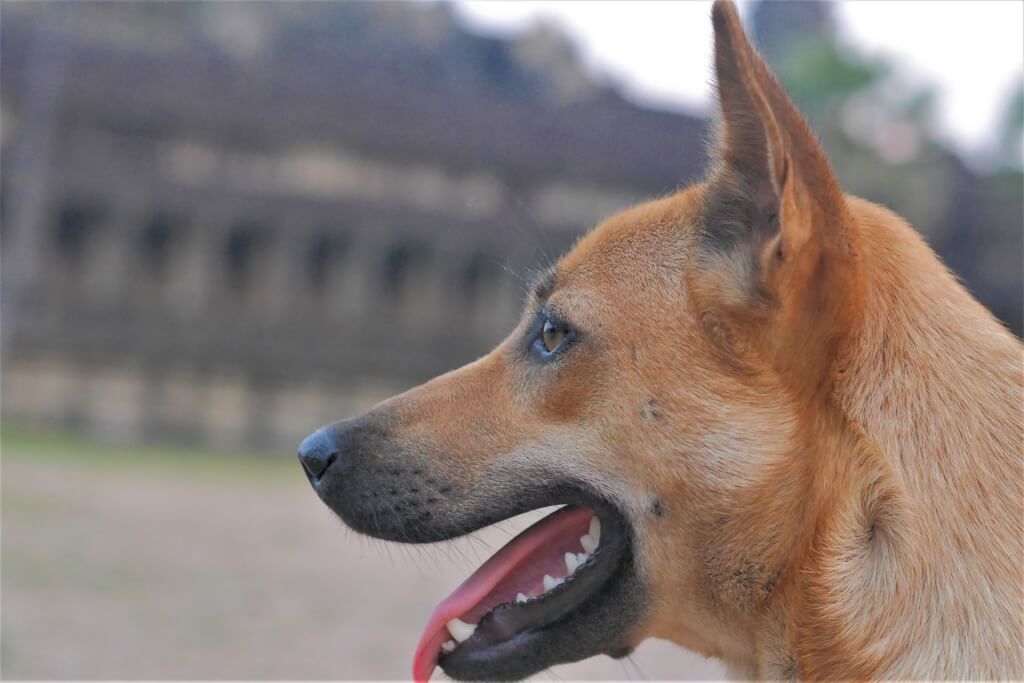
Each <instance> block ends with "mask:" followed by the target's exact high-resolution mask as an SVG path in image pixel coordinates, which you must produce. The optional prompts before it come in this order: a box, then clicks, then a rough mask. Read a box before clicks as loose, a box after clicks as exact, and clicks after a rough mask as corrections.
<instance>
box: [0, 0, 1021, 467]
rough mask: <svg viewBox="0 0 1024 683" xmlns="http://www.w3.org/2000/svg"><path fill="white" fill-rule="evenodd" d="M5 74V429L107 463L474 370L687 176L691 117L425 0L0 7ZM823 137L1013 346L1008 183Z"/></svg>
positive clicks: (286, 428) (0, 202)
mask: <svg viewBox="0 0 1024 683" xmlns="http://www.w3.org/2000/svg"><path fill="white" fill-rule="evenodd" d="M822 7H826V8H827V6H825V5H820V4H812V3H763V4H761V5H758V6H757V8H756V11H755V12H754V20H755V24H756V26H755V28H756V29H757V34H758V35H759V36H763V38H764V39H763V41H762V42H764V43H765V44H766V47H771V46H772V45H775V46H785V45H787V44H790V43H792V42H793V41H794V36H793V35H792V33H793V31H794V30H795V29H794V27H799V31H800V32H803V33H807V32H815V31H827V30H829V29H828V28H827V23H828V22H827V21H826V19H827V17H828V14H827V12H826V11H825V10H823V9H822ZM794 13H795V14H796V15H799V16H795V15H794ZM773 17H774V19H773ZM772 22H774V23H772ZM766 54H769V56H770V55H771V54H772V52H770V51H768V50H766ZM680 68H681V69H682V68H686V66H685V65H680ZM0 71H2V80H0V86H2V87H0V117H2V125H0V154H2V159H0V161H2V163H0V185H2V198H0V247H2V260H0V269H2V270H0V272H2V307H3V308H2V313H3V316H2V326H0V329H2V340H3V344H2V350H3V357H2V361H3V367H2V399H3V404H2V408H3V415H4V419H5V420H9V421H16V422H18V423H28V424H35V425H37V426H40V427H43V428H46V429H50V428H54V429H70V430H76V431H82V432H87V433H91V434H94V435H98V436H101V437H103V438H106V439H121V440H128V441H137V442H148V441H173V442H179V443H196V444H198V443H203V444H209V445H213V446H217V447H222V448H245V449H267V450H275V451H279V452H292V450H293V448H294V447H295V445H296V444H297V443H298V440H299V439H300V438H301V437H302V436H304V435H305V434H307V433H309V432H310V431H311V430H312V429H313V428H315V427H317V426H319V425H321V424H324V423H327V422H330V421H334V420H336V419H340V418H342V417H345V416H348V415H351V414H354V413H356V412H359V411H362V410H364V409H366V408H367V407H369V406H370V405H372V404H373V403H375V402H376V401H378V400H380V399H382V398H384V397H386V396H388V395H391V394H393V393H395V392H397V391H400V390H402V389H403V388H406V387H410V386H413V385H415V384H418V383H419V382H421V381H424V380H426V379H428V378H430V377H431V376H434V375H436V374H439V373H441V372H443V371H445V370H447V369H450V368H454V367H457V366H459V365H461V364H463V363H465V362H468V361H470V360H472V359H473V358H475V357H477V356H479V355H481V354H482V353H484V352H485V351H486V350H487V349H489V348H490V347H491V346H493V345H494V344H495V343H496V342H497V341H498V340H500V339H501V338H502V337H503V336H504V335H505V334H506V332H507V331H508V330H509V329H510V328H511V326H512V325H513V324H514V322H515V320H516V318H517V315H518V311H519V308H520V306H521V303H522V300H523V294H524V290H525V288H526V286H527V284H528V282H529V280H530V278H531V277H532V274H533V273H534V272H535V271H536V270H538V269H541V268H544V267H545V266H546V265H547V264H549V263H550V262H552V261H553V259H554V258H555V257H556V256H557V255H558V254H559V253H560V252H562V251H563V250H564V249H565V248H567V247H568V246H569V245H570V244H571V243H572V241H573V240H574V239H575V238H576V237H577V236H579V235H580V234H581V233H582V232H583V231H584V230H586V229H587V228H589V227H590V226H592V225H594V224H595V223H596V222H597V221H598V220H600V219H601V218H602V217H603V216H605V215H607V214H609V213H611V212H613V211H615V210H617V209H620V208H623V207H625V206H628V205H629V204H632V203H634V202H636V201H638V200H642V199H645V198H648V197H651V196H656V195H659V194H664V193H667V192H670V191H672V190H674V189H675V188H677V187H679V186H681V185H683V184H685V183H688V182H692V181H694V180H696V179H699V178H700V177H701V175H702V174H703V173H704V168H705V165H706V154H705V151H704V150H705V138H706V136H707V134H708V131H707V126H706V121H705V120H703V119H702V118H699V117H695V116H688V115H684V114H680V113H669V112H663V111H655V110H651V109H645V108H642V107H640V106H638V105H636V104H633V103H631V102H630V101H628V100H627V99H625V98H624V97H623V96H622V95H621V94H620V93H619V92H618V91H617V90H616V88H615V87H613V86H612V85H609V84H608V83H604V82H601V81H600V80H599V79H595V78H594V77H593V76H591V75H590V74H589V72H588V71H587V70H585V69H584V68H583V67H582V65H581V61H580V59H579V58H578V56H577V54H576V52H575V49H574V47H573V46H572V45H571V44H570V43H569V42H567V40H566V39H565V38H564V37H563V36H562V35H561V34H560V33H559V31H557V30H555V29H554V28H552V27H549V26H544V25H539V26H536V27H534V28H532V29H530V30H528V31H526V32H523V33H521V34H519V35H517V36H514V37H508V38H495V37H488V36H483V35H477V34H475V33H472V32H469V31H467V30H465V29H463V28H461V27H460V25H459V23H458V22H457V21H456V20H455V17H454V15H453V12H452V10H451V9H450V8H449V7H448V6H447V5H445V4H441V3H426V2H424V3H411V2H409V3H406V2H372V3H371V2H336V3H287V2H277V3H265V2H235V3H216V2H192V1H182V2H153V3H143V2H131V3H110V2H95V1H92V0H81V1H79V2H75V3H55V2H50V3H29V2H14V1H12V2H4V4H3V21H2V23H0ZM818 123H821V122H819V121H816V124H818ZM825 123H826V124H827V123H828V121H827V120H826V121H825ZM818 130H819V134H822V133H824V135H823V142H824V144H825V145H826V148H828V149H834V150H836V153H834V154H833V159H834V160H835V161H836V162H837V172H838V173H839V176H840V179H841V180H842V182H843V183H844V184H845V185H846V187H847V188H848V189H850V190H851V191H853V192H855V193H857V194H861V195H862V196H865V197H867V198H869V199H874V200H876V201H881V202H882V203H885V204H888V205H890V206H892V207H893V208H895V209H896V210H898V211H900V212H901V213H903V214H904V215H905V216H907V217H908V218H909V219H910V220H911V222H912V223H914V225H915V226H916V227H917V228H919V229H921V230H922V232H923V233H924V234H925V236H926V237H927V238H928V239H929V240H930V241H931V243H932V244H933V246H935V248H936V249H937V250H938V251H939V252H940V253H941V254H942V256H943V257H944V258H945V259H946V260H947V263H949V264H950V265H951V266H952V267H953V268H954V269H955V270H956V271H957V272H958V274H960V275H961V276H962V277H963V278H964V279H965V280H966V281H967V283H968V285H969V286H970V288H971V289H972V291H974V292H975V293H976V294H977V295H978V296H979V297H980V298H981V299H982V301H983V302H984V303H986V304H987V305H989V306H990V307H991V308H993V310H994V311H995V312H996V313H997V315H1000V316H1001V317H1003V319H1004V320H1006V321H1007V322H1008V323H1009V324H1010V325H1011V327H1013V329H1015V331H1017V332H1018V334H1019V332H1020V325H1021V308H1022V307H1021V303H1020V301H1021V298H1020V297H1021V284H1020V253H1021V235H1022V232H1024V230H1022V226H1021V215H1022V204H1021V202H1022V199H1021V191H1020V188H1021V181H1020V174H1019V173H1007V174H1004V175H1003V176H1000V177H995V176H993V177H992V178H993V179H990V180H986V179H982V178H979V177H978V176H976V175H974V174H972V172H971V171H970V170H969V169H967V168H966V167H965V166H964V165H963V164H962V163H960V162H959V161H958V160H957V159H956V158H955V157H953V156H952V155H950V154H948V153H945V152H943V151H941V150H936V149H932V148H929V149H927V150H926V151H925V153H924V154H922V155H919V158H918V160H917V161H914V162H911V163H909V164H905V165H904V166H902V167H894V166H884V165H881V164H879V163H878V161H877V159H874V158H871V157H870V156H869V155H868V154H867V153H865V152H864V150H863V149H860V148H857V147H855V146H853V145H851V144H849V143H848V141H844V140H843V139H842V138H841V137H837V136H835V135H831V134H830V133H829V129H828V126H827V125H826V126H818ZM843 145H845V146H843ZM844 161H845V162H846V166H845V167H844V166H840V165H838V164H839V163H841V162H844ZM901 183H904V184H901ZM1000 183H1001V184H1000ZM1004 186H1005V187H1004Z"/></svg>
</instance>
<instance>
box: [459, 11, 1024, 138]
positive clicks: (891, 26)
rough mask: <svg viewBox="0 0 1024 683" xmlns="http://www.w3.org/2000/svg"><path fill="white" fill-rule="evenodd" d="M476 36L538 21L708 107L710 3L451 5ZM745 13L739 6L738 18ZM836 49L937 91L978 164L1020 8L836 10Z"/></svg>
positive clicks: (1007, 83)
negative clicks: (883, 61) (841, 46)
mask: <svg viewBox="0 0 1024 683" xmlns="http://www.w3.org/2000/svg"><path fill="white" fill-rule="evenodd" d="M455 7H456V11H457V13H458V14H459V16H461V17H462V18H463V19H464V21H465V22H466V23H467V24H469V25H470V26H471V27H472V28H474V29H475V30H477V31H482V32H491V33H494V32H510V31H516V30H519V29H522V28H524V27H526V26H527V25H529V24H530V23H531V22H533V21H536V20H538V19H540V18H544V19H547V20H550V21H553V22H555V23H557V24H558V25H560V26H562V27H563V28H564V29H565V30H566V31H567V32H568V33H569V34H570V35H571V36H572V37H573V39H574V40H575V42H576V43H577V44H578V45H579V47H580V49H581V51H582V56H583V58H584V60H585V62H586V63H587V64H588V65H589V66H590V67H591V68H592V69H594V70H595V71H597V72H600V73H604V74H607V75H610V76H612V77H614V78H615V80H617V81H619V82H620V83H622V84H623V85H624V86H625V89H626V92H627V95H629V96H630V97H632V98H634V99H637V100H639V101H642V102H645V103H649V104H655V105H658V106H663V107H669V108H676V109H683V110H690V111H693V110H704V111H706V110H707V107H708V103H709V95H710V88H709V86H708V81H709V77H708V75H709V73H710V68H711V66H710V65H711V22H710V19H709V16H710V4H709V3H706V2H695V1H687V2H681V1H676V2H668V1H665V0H661V1H657V0H655V1H648V0H645V1H640V0H631V1H630V0H619V1H609V0H600V1H577V2H550V1H548V2H545V1H533V0H516V1H511V2H487V1H481V0H456V2H455ZM748 9H749V8H748V7H746V3H743V2H741V3H740V10H741V13H743V14H744V15H745V14H746V12H747V10H748ZM837 10H838V12H837V13H838V17H839V30H840V35H841V38H842V39H843V41H844V42H846V43H847V44H849V45H852V46H854V47H855V48H856V49H858V50H860V51H861V52H863V53H865V54H869V55H886V56H890V57H894V58H895V60H896V63H897V65H898V67H899V68H900V69H901V70H903V71H904V72H905V73H907V74H908V75H910V76H911V77H913V78H915V79H917V80H920V81H921V82H923V83H930V84H933V85H934V86H936V87H937V89H938V93H939V98H938V102H937V106H938V116H939V120H938V125H939V134H940V135H941V136H942V137H943V138H944V139H946V140H947V141H949V142H951V143H953V144H954V145H956V146H957V147H958V148H959V149H960V150H961V151H962V152H964V153H966V154H968V155H971V156H974V157H976V158H977V157H982V156H984V152H985V150H986V148H991V146H992V145H993V144H994V141H993V137H992V136H993V131H994V129H995V127H996V125H997V123H998V121H999V120H1000V118H1001V116H1002V115H1003V113H1004V111H1005V107H1006V102H1007V100H1008V98H1009V96H1010V94H1011V93H1012V92H1013V89H1014V87H1015V85H1016V84H1019V83H1020V82H1021V79H1022V73H1024V2H1021V1H1020V0H960V1H956V0H929V1H923V2H922V1H919V0H910V1H905V0H904V1H897V2H892V1H888V2H883V1H881V0H876V1H873V2H870V1H864V0H860V1H858V2H843V3H839V4H838V7H837Z"/></svg>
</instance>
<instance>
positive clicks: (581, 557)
mask: <svg viewBox="0 0 1024 683" xmlns="http://www.w3.org/2000/svg"><path fill="white" fill-rule="evenodd" d="M589 559H590V555H588V554H587V553H576V566H577V567H582V566H583V563H584V562H586V561H587V560H589Z"/></svg>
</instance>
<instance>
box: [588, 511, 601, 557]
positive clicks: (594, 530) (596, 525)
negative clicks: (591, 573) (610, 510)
mask: <svg viewBox="0 0 1024 683" xmlns="http://www.w3.org/2000/svg"><path fill="white" fill-rule="evenodd" d="M590 537H591V538H592V539H594V547H595V548H596V547H597V544H598V543H600V542H601V520H600V519H598V518H597V515H594V516H593V517H591V518H590ZM587 552H593V551H590V550H588V551H587Z"/></svg>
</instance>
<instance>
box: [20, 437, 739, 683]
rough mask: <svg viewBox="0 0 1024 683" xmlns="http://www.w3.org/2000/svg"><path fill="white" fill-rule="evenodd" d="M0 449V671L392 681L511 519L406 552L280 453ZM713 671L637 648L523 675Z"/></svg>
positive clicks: (49, 444)
mask: <svg viewBox="0 0 1024 683" xmlns="http://www.w3.org/2000/svg"><path fill="white" fill-rule="evenodd" d="M2 447H3V453H2V457H3V460H2V482H3V489H2V492H3V499H2V514H3V517H2V519H3V528H2V573H3V574H2V589H3V592H2V600H3V602H2V608H3V611H2V628H3V631H2V641H0V642H2V652H0V656H2V659H0V667H2V668H0V674H2V676H3V677H4V678H8V679H10V678H18V679H26V678H35V679H39V678H74V679H125V678H128V679H195V678H201V679H261V678H287V679H393V680H398V679H406V678H407V677H408V675H409V670H410V662H411V658H412V651H413V648H414V646H415V643H416V641H417V638H418V636H419V631H420V629H421V628H422V626H423V625H424V623H425V622H426V619H427V616H428V615H429V613H430V611H431V609H432V607H433V605H434V604H435V603H436V602H437V601H438V600H440V599H441V598H442V597H443V596H444V595H446V594H447V593H448V592H449V591H450V590H451V589H452V588H453V587H454V586H455V585H457V584H458V583H459V582H460V581H461V579H462V578H463V577H464V576H466V575H467V574H468V573H469V572H470V571H472V569H473V568H474V567H475V566H476V565H477V564H479V562H481V561H483V560H484V559H485V558H486V557H487V556H488V555H489V554H490V552H491V550H492V549H497V547H499V546H500V545H501V543H503V542H504V540H505V539H507V537H508V535H510V534H512V533H515V532H517V531H518V530H519V529H521V528H523V527H524V526H525V524H526V523H527V521H522V522H521V523H518V524H513V523H509V524H506V525H505V526H504V529H502V530H496V529H490V530H487V531H486V532H484V533H483V534H482V535H481V536H480V537H479V538H478V539H476V540H462V541H459V542H456V543H452V544H444V545H440V546H431V547H426V548H421V549H413V548H408V547H404V546H396V545H389V544H384V543H380V542H374V541H369V540H367V539H363V538H361V537H357V536H356V535H355V534H353V533H352V532H350V531H348V530H347V529H345V528H344V527H342V525H341V524H340V522H338V521H337V520H336V519H335V518H334V517H333V516H332V515H331V514H330V513H329V511H328V510H327V509H326V508H325V507H323V505H322V504H320V502H319V501H318V500H317V499H316V497H315V496H314V495H313V494H312V492H311V491H310V489H309V484H308V483H307V482H306V480H305V478H304V477H303V476H302V474H301V472H300V470H299V467H298V465H297V464H296V463H295V462H294V461H293V460H292V459H291V458H289V457H281V458H270V457H253V456H250V457H244V456H239V455H226V454H212V453H193V452H186V451H175V450H170V449H156V448H145V449H128V448H106V447H100V446H98V445H95V444H87V443H82V442H79V441H76V440H72V439H66V438H57V437H48V436H40V435H34V434H31V433H27V432H21V431H12V430H11V429H7V430H5V432H4V434H3V441H2ZM721 675H722V670H721V668H720V667H719V666H718V665H716V664H714V663H712V662H709V661H706V660H704V659H702V658H700V657H697V656H695V655H691V654H688V653H685V652H683V651H682V650H680V649H678V648H676V647H674V646H672V645H669V644H667V643H658V642H649V643H646V644H645V645H643V646H642V647H641V648H640V649H639V650H638V651H637V652H636V653H635V654H634V655H633V657H632V659H631V660H630V661H614V660H612V659H609V658H607V657H598V658H594V659H591V660H589V661H586V662H581V663H579V664H575V665H571V666H563V667H558V668H557V669H555V670H553V671H551V672H546V673H543V674H540V675H539V676H538V677H537V678H538V680H580V679H616V680H641V679H681V678H690V679H694V678H698V679H708V678H721ZM436 677H437V678H440V677H441V676H440V675H437V676H436Z"/></svg>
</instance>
